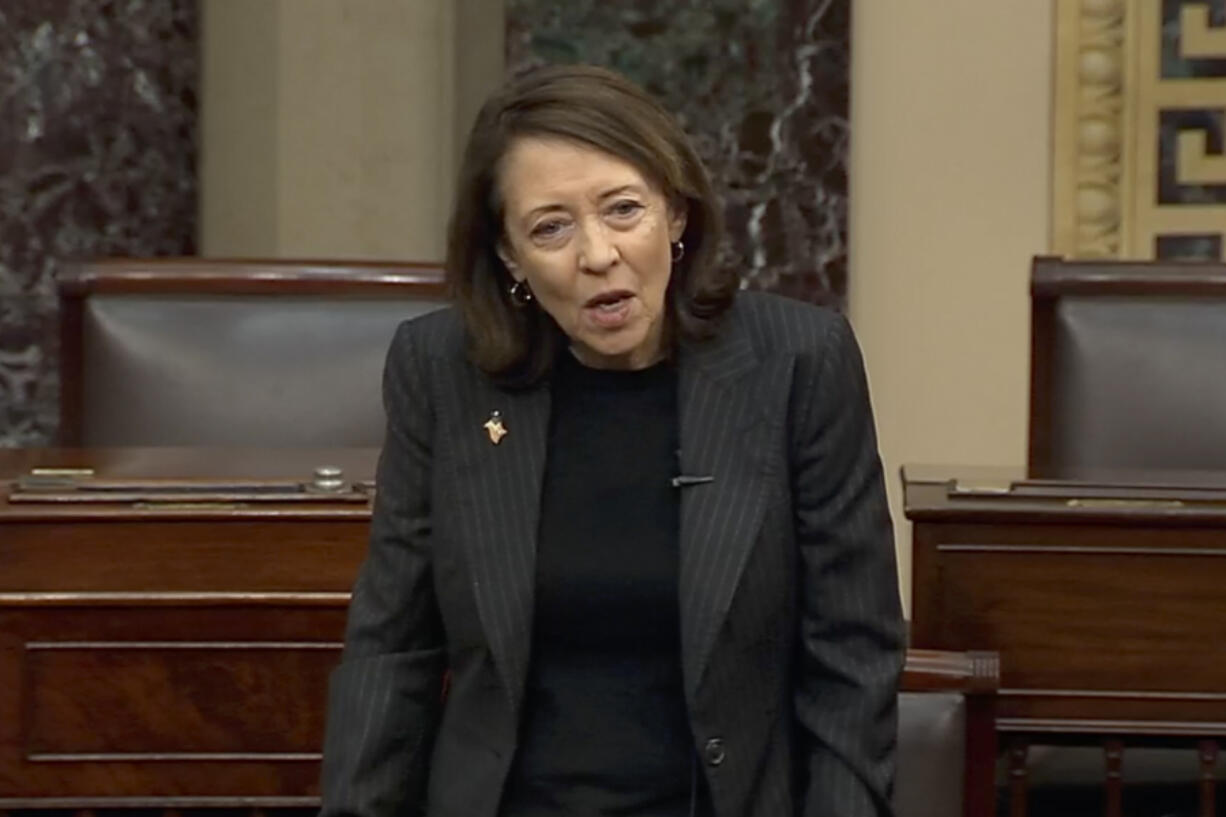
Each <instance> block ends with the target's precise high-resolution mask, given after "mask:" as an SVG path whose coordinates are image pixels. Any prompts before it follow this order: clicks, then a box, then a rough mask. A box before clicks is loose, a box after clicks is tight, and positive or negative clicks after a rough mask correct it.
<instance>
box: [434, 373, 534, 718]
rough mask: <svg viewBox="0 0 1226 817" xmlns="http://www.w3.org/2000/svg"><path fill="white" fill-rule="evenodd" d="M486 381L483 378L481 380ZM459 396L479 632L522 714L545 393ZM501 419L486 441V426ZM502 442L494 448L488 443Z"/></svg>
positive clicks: (462, 491)
mask: <svg viewBox="0 0 1226 817" xmlns="http://www.w3.org/2000/svg"><path fill="white" fill-rule="evenodd" d="M482 380H483V381H484V378H482ZM467 391H468V393H467V394H459V395H456V397H457V398H458V400H457V401H456V402H455V403H453V405H456V406H460V407H462V408H461V409H460V412H459V413H460V414H461V415H462V416H461V417H460V418H457V420H458V422H457V423H456V424H455V425H454V426H453V427H454V428H455V429H456V432H455V433H456V435H457V437H458V439H457V440H456V447H457V448H458V449H459V451H460V452H461V456H460V457H459V459H458V463H457V465H458V467H457V471H458V473H457V474H456V475H455V477H456V492H457V494H458V496H459V497H460V498H461V499H462V504H463V506H464V507H465V509H466V513H463V514H462V516H463V519H462V520H461V523H460V524H461V528H460V532H461V539H462V541H463V544H464V548H465V552H466V553H467V554H468V562H469V569H470V571H471V573H472V589H473V595H474V596H475V598H476V604H477V611H478V613H479V615H480V617H481V625H482V628H483V629H484V631H485V634H486V639H487V641H488V643H489V646H490V652H491V653H492V655H493V659H494V663H495V665H496V666H497V668H498V670H499V673H500V674H501V675H502V679H503V683H504V684H505V686H506V689H507V692H508V695H509V697H510V702H511V707H512V709H513V710H514V711H518V710H519V705H520V702H521V701H522V700H523V691H524V682H525V680H526V678H527V670H528V655H529V651H530V649H531V642H532V612H533V595H534V593H533V590H534V585H535V580H536V539H537V529H538V526H539V520H540V505H541V484H542V481H543V479H544V472H545V445H546V440H547V438H548V432H549V405H550V399H549V388H548V387H547V386H538V387H536V388H533V389H530V390H527V391H505V390H502V389H499V388H496V387H494V386H493V385H491V384H489V383H488V382H481V383H479V384H476V385H475V388H472V389H469V390H467ZM495 411H497V412H498V423H499V425H500V426H501V428H502V430H503V431H505V434H501V435H500V434H499V433H498V432H497V431H496V430H495V431H494V432H493V435H492V436H491V432H490V429H488V428H487V427H486V426H485V424H486V423H487V422H488V421H490V420H491V416H492V413H493V412H495ZM494 436H498V437H500V439H499V441H498V442H497V443H495V442H494V441H493V437H494Z"/></svg>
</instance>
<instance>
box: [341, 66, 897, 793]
mask: <svg viewBox="0 0 1226 817" xmlns="http://www.w3.org/2000/svg"><path fill="white" fill-rule="evenodd" d="M720 218H721V217H720V212H719V209H718V205H717V200H716V198H715V196H714V194H713V192H712V189H711V185H710V182H709V181H708V179H707V175H706V172H705V171H704V169H703V167H702V164H701V163H700V161H699V159H698V157H697V155H696V154H695V152H694V149H693V148H692V146H691V145H690V143H689V141H688V140H687V138H686V136H685V134H684V133H683V132H682V131H681V129H680V128H679V126H678V125H677V124H676V122H675V121H674V120H673V118H672V117H671V116H670V115H669V114H668V113H667V112H666V111H664V110H663V109H662V108H661V107H660V106H659V105H658V104H657V103H656V102H655V101H654V100H653V99H651V98H650V97H649V96H648V95H647V94H646V93H645V92H644V91H642V90H641V89H640V88H638V87H637V86H635V85H634V84H632V83H630V82H629V81H628V80H626V79H624V78H623V77H621V76H619V75H617V74H614V73H612V72H609V71H606V70H603V69H598V68H592V67H574V66H572V67H558V68H549V69H542V70H539V71H537V72H535V73H532V74H530V75H528V76H526V77H525V78H523V79H520V80H518V81H515V82H513V83H511V84H509V85H508V86H506V87H505V88H504V89H502V90H501V91H499V92H498V93H496V94H495V95H494V96H493V97H492V98H491V99H489V100H488V101H487V102H486V104H485V106H484V107H483V108H482V110H481V112H480V114H479V116H478V118H477V122H476V124H475V126H474V127H473V131H472V134H471V136H470V138H469V142H468V145H467V148H466V151H465V154H464V160H463V167H462V170H461V173H460V179H459V185H458V189H457V195H456V203H455V209H454V212H453V214H452V218H451V223H450V229H449V235H448V248H447V262H446V267H447V276H448V279H449V284H450V287H451V291H452V294H453V298H454V301H455V306H454V308H452V309H448V310H443V311H440V312H435V313H432V314H430V315H427V316H424V317H421V318H418V319H415V320H413V321H409V322H406V323H405V324H403V325H402V326H401V327H400V328H399V330H398V331H397V333H396V336H395V339H394V340H393V342H392V346H391V350H390V351H389V353H388V358H387V365H386V370H385V375H384V402H385V407H386V412H387V423H388V424H387V436H386V441H385V443H384V448H383V452H382V456H381V457H380V461H379V470H378V476H377V484H378V496H377V499H376V501H375V507H374V515H373V520H372V524H371V538H370V548H369V553H368V556H367V559H366V562H365V564H364V566H363V568H362V570H361V573H360V575H359V578H358V580H357V583H356V585H355V587H354V592H353V601H352V605H351V607H350V611H349V624H348V629H347V633H346V642H345V652H344V658H343V661H342V663H341V665H340V666H339V667H338V668H337V670H336V671H335V673H334V675H333V677H332V683H331V689H330V697H329V712H328V726H327V738H326V745H325V749H324V770H323V781H322V787H323V798H324V808H323V815H324V817H342V816H344V815H352V816H354V817H393V815H418V814H424V815H429V817H496V816H497V817H563V816H564V815H565V816H566V817H579V816H580V815H584V816H586V815H618V816H619V817H697V816H698V815H702V816H703V817H716V816H718V817H774V816H775V815H811V816H812V817H857V816H859V815H863V816H864V817H869V815H872V816H873V817H878V816H879V815H887V814H889V813H890V807H889V790H890V785H891V778H892V774H893V753H894V739H895V719H896V717H895V716H896V703H895V698H896V690H897V681H898V675H899V672H900V669H901V665H902V655H903V634H902V624H901V615H900V610H899V602H898V583H897V577H896V572H895V563H894V548H893V542H892V536H891V529H890V520H889V515H888V511H887V508H886V499H885V491H884V487H883V482H882V471H881V465H880V461H879V458H878V455H877V448H876V441H875V434H874V429H873V420H872V414H871V410H870V407H869V400H868V393H867V386H866V382H865V376H864V371H863V364H862V362H861V359H860V355H859V351H858V349H857V347H856V343H855V341H854V339H853V337H852V334H851V331H850V329H849V327H848V325H847V323H846V322H845V321H844V320H843V319H842V318H841V317H840V316H838V315H837V314H835V313H833V312H830V311H827V310H824V309H821V308H819V307H816V306H812V305H808V304H803V303H800V302H796V301H792V300H787V299H784V298H781V297H777V296H772V295H766V294H760V293H751V292H739V291H738V280H737V276H736V272H735V271H729V270H726V269H722V268H720V267H719V266H718V265H717V264H716V263H715V256H716V250H717V244H718V242H719V234H720ZM445 679H446V680H445Z"/></svg>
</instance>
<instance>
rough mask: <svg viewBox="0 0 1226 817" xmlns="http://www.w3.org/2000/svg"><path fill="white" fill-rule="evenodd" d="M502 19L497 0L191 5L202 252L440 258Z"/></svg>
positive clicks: (243, 0) (214, 0)
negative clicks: (462, 154) (463, 151)
mask: <svg viewBox="0 0 1226 817" xmlns="http://www.w3.org/2000/svg"><path fill="white" fill-rule="evenodd" d="M459 20H464V21H465V24H464V25H462V26H460V25H458V21H459ZM502 20H503V16H502V3H501V0H258V2H252V0H205V2H204V3H203V4H202V8H201V26H202V38H201V39H202V79H201V85H202V104H201V108H202V112H201V158H200V184H201V234H200V246H201V249H202V253H203V254H205V255H213V256H243V255H246V256H274V257H275V256H280V257H311V258H388V259H398V260H403V259H421V260H438V259H441V258H442V255H443V247H444V232H445V228H446V218H447V211H448V204H449V200H450V196H451V190H452V184H453V177H454V173H455V168H456V164H457V160H458V156H457V151H458V149H459V148H458V145H459V144H460V142H461V139H462V134H463V132H464V131H466V130H467V127H468V124H469V122H470V121H471V118H472V116H473V115H474V113H475V110H476V106H477V104H478V102H477V101H479V100H480V99H481V98H483V97H484V95H485V94H486V93H487V92H488V91H489V89H490V88H492V87H493V86H494V85H495V84H496V83H497V82H498V81H499V79H500V77H501V73H502V28H503V25H502Z"/></svg>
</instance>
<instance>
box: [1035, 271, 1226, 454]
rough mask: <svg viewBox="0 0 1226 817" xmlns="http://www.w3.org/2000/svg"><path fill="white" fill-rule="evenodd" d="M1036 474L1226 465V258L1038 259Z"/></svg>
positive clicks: (1036, 299)
mask: <svg viewBox="0 0 1226 817" xmlns="http://www.w3.org/2000/svg"><path fill="white" fill-rule="evenodd" d="M1030 372H1031V376H1030V451H1029V464H1030V471H1031V475H1032V476H1038V477H1062V476H1076V475H1078V474H1079V473H1080V474H1084V473H1087V472H1094V471H1101V470H1104V469H1179V470H1192V471H1203V470H1213V469H1220V468H1223V467H1226V465H1224V464H1226V264H1220V263H1192V262H1170V261H1157V262H1108V261H1064V260H1061V259H1058V258H1036V259H1035V261H1034V266H1033V269H1032V274H1031V363H1030Z"/></svg>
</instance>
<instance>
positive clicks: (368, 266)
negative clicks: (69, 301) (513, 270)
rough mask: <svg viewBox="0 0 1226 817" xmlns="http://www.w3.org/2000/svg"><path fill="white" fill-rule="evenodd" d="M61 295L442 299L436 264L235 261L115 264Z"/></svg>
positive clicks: (95, 268) (72, 274)
mask: <svg viewBox="0 0 1226 817" xmlns="http://www.w3.org/2000/svg"><path fill="white" fill-rule="evenodd" d="M57 284H58V287H59V290H60V293H61V294H62V295H72V296H75V297H81V296H83V295H85V294H88V293H108V294H116V293H124V294H135V293H141V294H152V293H196V294H202V295H203V294H208V295H225V294H232V295H246V294H258V293H268V292H275V293H283V294H287V295H320V294H326V295H342V296H343V295H377V294H378V293H379V292H383V293H384V294H387V295H389V296H397V297H403V296H404V295H405V294H406V291H407V293H408V294H410V295H417V296H421V297H436V298H437V297H443V296H445V294H446V286H445V283H444V280H443V270H442V267H441V266H440V265H439V264H438V263H436V262H379V261H312V260H290V259H278V260H273V259H232V258H197V257H192V258H112V259H106V260H102V261H94V262H91V263H88V264H83V265H81V266H78V267H74V268H72V269H69V270H66V271H65V272H63V273H62V274H61V275H60V276H59V277H58V279H57Z"/></svg>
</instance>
